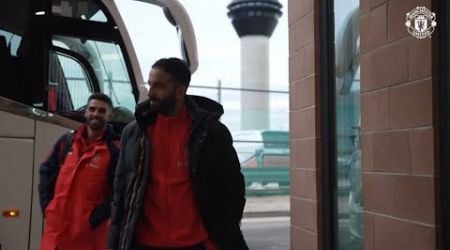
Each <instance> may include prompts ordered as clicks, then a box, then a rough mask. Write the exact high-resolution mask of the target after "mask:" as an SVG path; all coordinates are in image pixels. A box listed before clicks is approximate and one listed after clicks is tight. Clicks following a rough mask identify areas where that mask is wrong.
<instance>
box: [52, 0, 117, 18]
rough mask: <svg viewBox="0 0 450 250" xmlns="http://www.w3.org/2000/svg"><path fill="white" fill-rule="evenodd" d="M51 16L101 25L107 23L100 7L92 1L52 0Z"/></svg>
mask: <svg viewBox="0 0 450 250" xmlns="http://www.w3.org/2000/svg"><path fill="white" fill-rule="evenodd" d="M52 14H53V15H55V16H62V17H71V18H79V19H83V20H89V21H96V22H103V23H106V22H107V21H108V19H107V18H106V16H105V14H104V13H103V11H102V10H101V9H100V7H99V6H98V5H97V4H96V3H95V2H94V1H92V0H52Z"/></svg>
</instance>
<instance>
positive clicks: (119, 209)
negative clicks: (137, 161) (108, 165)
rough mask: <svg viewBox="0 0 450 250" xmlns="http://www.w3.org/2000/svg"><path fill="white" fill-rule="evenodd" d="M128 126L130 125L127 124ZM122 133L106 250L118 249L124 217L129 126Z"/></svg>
mask: <svg viewBox="0 0 450 250" xmlns="http://www.w3.org/2000/svg"><path fill="white" fill-rule="evenodd" d="M129 125H130V124H129ZM129 125H128V126H127V127H125V129H124V130H123V132H122V137H121V144H120V148H121V150H120V154H119V160H118V162H117V166H116V169H115V174H114V185H113V195H112V202H111V217H110V219H111V224H110V227H109V231H108V240H107V249H118V245H119V237H120V231H121V226H122V219H123V216H124V198H125V197H124V195H125V189H126V171H125V170H126V169H125V168H126V165H125V155H126V144H127V140H128V139H129V137H130V130H131V128H130V126H129Z"/></svg>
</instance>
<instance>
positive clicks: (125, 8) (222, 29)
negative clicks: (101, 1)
mask: <svg viewBox="0 0 450 250" xmlns="http://www.w3.org/2000/svg"><path fill="white" fill-rule="evenodd" d="M180 2H181V3H182V4H183V5H184V7H185V8H186V10H187V11H188V14H189V15H190V17H191V20H192V23H193V26H194V30H195V33H196V36H197V46H198V54H199V68H198V70H197V72H196V73H195V74H194V76H193V79H192V84H195V85H210V86H211V85H213V86H215V85H217V81H218V80H219V79H220V80H221V81H222V84H223V86H232V87H239V84H240V70H239V67H240V41H239V38H238V36H237V34H236V32H235V31H234V28H233V26H232V24H231V21H230V19H229V18H228V16H227V11H228V10H227V5H228V4H229V3H230V2H231V0H228V1H223V0H220V1H217V0H216V1H210V0H209V1H208V0H190V1H189V0H180ZM280 2H281V4H282V5H283V9H282V11H283V16H282V17H281V18H280V20H279V23H278V26H277V28H276V29H275V32H274V34H273V35H272V38H271V40H270V67H271V69H270V81H271V87H270V88H271V89H282V90H287V88H288V87H287V86H288V27H287V26H288V24H287V0H280ZM118 6H119V8H120V10H121V13H122V16H123V18H124V21H125V23H126V25H127V27H128V30H129V33H130V35H131V39H132V40H133V44H134V46H135V49H136V52H137V56H138V59H139V62H140V65H141V69H142V73H143V74H144V79H146V77H147V73H148V70H149V68H150V66H151V64H152V63H153V62H154V60H156V59H158V58H159V57H167V56H179V43H178V42H177V38H176V35H175V31H174V29H173V27H171V26H170V24H168V23H167V21H166V20H165V18H164V17H163V15H162V12H161V10H160V9H158V8H156V7H148V4H143V3H133V2H131V1H129V0H120V1H118ZM155 19H156V20H159V21H155Z"/></svg>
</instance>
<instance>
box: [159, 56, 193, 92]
mask: <svg viewBox="0 0 450 250" xmlns="http://www.w3.org/2000/svg"><path fill="white" fill-rule="evenodd" d="M153 68H159V69H163V70H164V71H166V72H167V73H169V75H170V76H171V77H172V79H173V80H174V81H175V83H176V84H179V85H184V86H186V87H189V83H190V81H191V71H190V70H189V67H188V65H187V63H186V62H185V61H183V60H181V59H179V58H175V57H170V58H161V59H159V60H158V61H156V62H155V63H154V64H153V65H152V69H153Z"/></svg>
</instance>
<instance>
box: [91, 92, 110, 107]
mask: <svg viewBox="0 0 450 250" xmlns="http://www.w3.org/2000/svg"><path fill="white" fill-rule="evenodd" d="M91 100H99V101H102V102H105V103H107V104H108V106H109V107H110V108H113V104H112V101H111V98H109V96H107V95H105V94H103V93H100V92H98V93H94V94H92V95H91V96H89V98H88V101H87V102H88V103H89V102H90V101H91Z"/></svg>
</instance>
